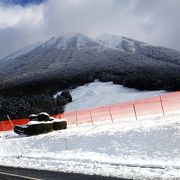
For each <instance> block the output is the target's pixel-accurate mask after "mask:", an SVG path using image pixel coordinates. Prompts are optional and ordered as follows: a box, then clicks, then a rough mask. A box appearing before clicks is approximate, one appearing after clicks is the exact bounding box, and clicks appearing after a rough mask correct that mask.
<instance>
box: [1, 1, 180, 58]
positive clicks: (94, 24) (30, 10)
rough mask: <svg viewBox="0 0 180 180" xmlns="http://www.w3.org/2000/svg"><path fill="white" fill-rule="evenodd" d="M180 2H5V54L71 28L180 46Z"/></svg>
mask: <svg viewBox="0 0 180 180" xmlns="http://www.w3.org/2000/svg"><path fill="white" fill-rule="evenodd" d="M179 7H180V1H179V0H106V1H104V0H47V1H45V2H44V3H42V4H34V5H32V4H29V5H27V6H25V7H22V6H18V5H10V6H5V5H2V4H0V57H2V56H5V55H7V54H9V53H10V52H12V51H15V50H17V49H19V48H21V47H24V46H26V45H29V44H31V43H35V42H37V41H39V40H43V39H47V38H49V37H50V36H59V35H61V34H64V33H68V32H81V33H84V34H86V35H89V36H97V35H99V34H101V33H111V34H117V35H124V36H127V37H131V38H134V39H138V40H141V41H144V42H148V43H151V44H155V45H161V46H167V47H170V48H175V49H178V50H180V38H179V32H180V21H179V18H180V11H179Z"/></svg>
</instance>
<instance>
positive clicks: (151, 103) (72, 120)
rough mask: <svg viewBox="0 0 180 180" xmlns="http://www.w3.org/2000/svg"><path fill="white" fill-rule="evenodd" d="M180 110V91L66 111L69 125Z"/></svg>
mask: <svg viewBox="0 0 180 180" xmlns="http://www.w3.org/2000/svg"><path fill="white" fill-rule="evenodd" d="M179 110H180V92H179V91H178V92H172V93H167V94H164V95H161V96H155V97H151V98H146V99H143V100H137V101H132V102H128V103H119V104H114V105H110V106H103V107H99V108H94V109H85V110H81V111H76V112H65V113H64V118H65V119H66V120H67V122H68V125H81V124H85V123H90V124H92V125H93V124H95V123H96V122H101V121H111V122H114V121H118V120H122V119H135V120H137V119H140V118H143V117H147V116H150V115H162V116H165V115H167V114H169V113H173V112H177V111H179Z"/></svg>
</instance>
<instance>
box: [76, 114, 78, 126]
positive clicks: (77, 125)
mask: <svg viewBox="0 0 180 180" xmlns="http://www.w3.org/2000/svg"><path fill="white" fill-rule="evenodd" d="M76 125H77V126H78V120H77V111H76Z"/></svg>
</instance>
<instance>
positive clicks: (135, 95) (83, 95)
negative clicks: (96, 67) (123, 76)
mask: <svg viewBox="0 0 180 180" xmlns="http://www.w3.org/2000/svg"><path fill="white" fill-rule="evenodd" d="M163 93H165V91H139V90H137V89H133V88H127V87H124V86H122V85H117V84H113V82H98V81H96V82H92V83H89V84H86V85H84V86H80V87H78V88H76V89H73V90H72V91H71V95H72V99H73V101H72V102H71V103H68V104H67V105H66V106H65V111H76V110H81V109H86V108H95V107H100V106H105V105H109V104H115V103H124V102H128V101H132V100H138V99H144V98H148V97H153V96H157V95H160V94H163ZM60 94H61V92H58V93H57V94H55V95H54V97H55V98H56V97H57V95H60Z"/></svg>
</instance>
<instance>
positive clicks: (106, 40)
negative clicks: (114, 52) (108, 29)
mask: <svg viewBox="0 0 180 180" xmlns="http://www.w3.org/2000/svg"><path fill="white" fill-rule="evenodd" d="M96 41H98V42H99V43H101V44H102V45H104V46H105V47H108V48H112V49H118V50H121V51H124V49H123V48H121V42H122V41H123V37H122V36H117V35H111V34H102V35H100V36H98V37H97V38H96ZM117 47H118V48H117Z"/></svg>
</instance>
